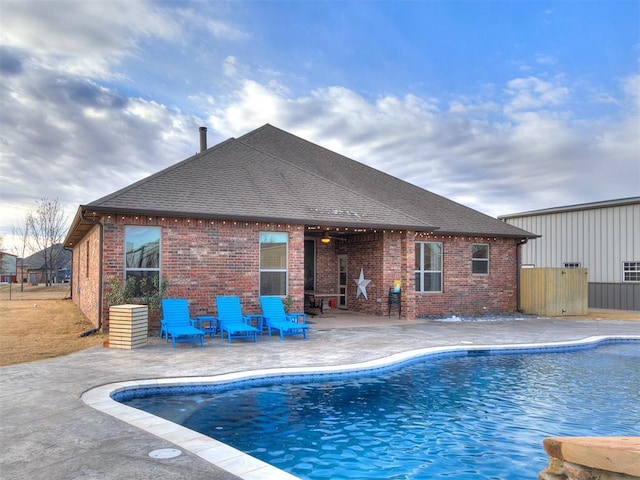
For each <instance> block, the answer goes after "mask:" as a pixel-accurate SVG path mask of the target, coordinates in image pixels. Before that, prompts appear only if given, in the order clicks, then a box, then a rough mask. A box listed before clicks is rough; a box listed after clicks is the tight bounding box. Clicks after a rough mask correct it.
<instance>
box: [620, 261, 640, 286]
mask: <svg viewBox="0 0 640 480" xmlns="http://www.w3.org/2000/svg"><path fill="white" fill-rule="evenodd" d="M627 274H629V275H627ZM630 277H635V278H634V279H631V280H630V279H629V278H630ZM622 281H623V282H624V283H638V282H640V262H638V261H631V262H622Z"/></svg>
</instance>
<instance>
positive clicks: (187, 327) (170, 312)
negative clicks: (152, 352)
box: [160, 298, 204, 348]
mask: <svg viewBox="0 0 640 480" xmlns="http://www.w3.org/2000/svg"><path fill="white" fill-rule="evenodd" d="M193 324H194V320H193V319H192V318H191V317H189V304H188V303H187V299H186V298H163V299H162V319H161V320H160V338H163V337H164V338H165V343H166V342H168V341H169V339H171V345H172V346H173V348H175V347H176V343H177V342H200V346H201V347H203V346H204V332H203V331H202V330H199V329H197V328H196V327H194V326H193Z"/></svg>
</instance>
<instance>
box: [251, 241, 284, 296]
mask: <svg viewBox="0 0 640 480" xmlns="http://www.w3.org/2000/svg"><path fill="white" fill-rule="evenodd" d="M269 237H271V238H278V237H279V238H280V239H281V240H282V241H279V242H266V241H264V240H263V239H268V238H269ZM268 243H274V244H279V243H284V244H285V259H284V267H280V268H273V267H271V268H263V267H262V261H263V248H262V246H263V245H265V244H268ZM259 251H260V255H259V257H260V258H259V260H258V262H259V263H258V271H259V274H258V276H259V279H260V280H259V283H260V285H259V287H258V288H259V292H260V295H261V296H273V297H284V296H287V295H288V293H289V233H288V232H260V236H259ZM265 273H284V292H279V293H263V291H262V289H263V287H264V285H263V281H262V276H263V274H265Z"/></svg>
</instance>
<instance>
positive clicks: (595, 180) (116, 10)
mask: <svg viewBox="0 0 640 480" xmlns="http://www.w3.org/2000/svg"><path fill="white" fill-rule="evenodd" d="M639 19H640V2H638V1H637V0H604V1H598V0H585V1H578V0H574V1H543V0H539V1H526V0H518V1H515V0H513V1H506V0H503V1H485V0H466V1H456V0H452V1H436V0H425V1H391V0H389V1H375V0H368V1H338V0H334V1H278V0H273V1H228V2H219V1H177V0H174V1H167V2H161V1H136V0H127V1H122V2H119V1H114V0H104V1H97V0H85V1H79V0H78V1H64V0H61V1H58V0H40V1H34V0H17V1H14V0H0V74H1V82H0V175H1V182H2V184H1V188H0V195H1V200H2V208H1V209H0V235H3V236H4V248H5V250H9V251H11V249H10V248H8V247H11V245H12V238H11V232H12V229H13V228H14V227H15V226H16V225H20V224H23V223H24V216H25V214H26V213H28V212H29V211H34V210H35V208H36V206H37V204H36V202H37V201H38V200H40V199H43V198H46V199H56V198H57V199H59V201H60V203H61V205H62V206H63V207H64V208H65V211H66V212H67V216H68V220H69V222H70V221H71V219H72V218H73V215H74V214H75V211H76V210H77V208H78V206H79V205H81V204H86V203H89V202H91V201H93V200H96V199H97V198H100V197H102V196H103V195H106V194H108V193H111V192H113V191H115V190H117V189H119V188H122V187H124V186H126V185H129V184H130V183H133V182H134V181H137V180H139V179H141V178H143V177H145V176H147V175H150V174H152V173H154V172H156V171H158V170H160V169H162V168H164V167H167V166H169V165H171V164H173V163H176V162H178V161H180V160H183V159H184V158H186V157H188V156H190V155H192V154H194V153H196V152H197V151H198V149H199V143H198V142H199V141H198V127H199V126H201V125H203V126H207V127H208V129H209V146H211V145H214V144H215V143H218V142H220V141H222V140H224V139H227V138H229V137H232V136H240V135H242V134H244V133H246V132H248V131H250V130H253V129H254V128H257V127H259V126H261V125H263V124H265V123H271V124H272V125H275V126H277V127H279V128H282V129H284V130H287V131H290V132H291V133H294V134H296V135H299V136H301V137H303V138H306V139H308V140H310V141H312V142H315V143H318V144H320V145H323V146H325V147H327V148H330V149H332V150H334V151H336V152H338V153H341V154H344V155H346V156H348V157H350V158H353V159H355V160H358V161H360V162H363V163H366V164H368V165H370V166H372V167H375V168H377V169H379V170H382V171H385V172H387V173H390V174H392V175H395V176H397V177H400V178H402V179H404V180H407V181H409V182H411V183H414V184H416V185H419V186H420V187H423V188H425V189H427V190H431V191H432V192H435V193H438V194H440V195H444V196H446V197H448V198H450V199H452V200H455V201H457V202H460V203H463V204H465V205H467V206H470V207H472V208H475V209H477V210H480V211H482V212H484V213H488V214H489V215H492V216H497V215H501V214H507V213H514V212H519V211H524V210H532V209H539V208H545V207H553V206H561V205H569V204H575V203H584V202H592V201H599V200H609V199H615V198H623V197H630V196H636V195H640V64H639V59H640V21H639Z"/></svg>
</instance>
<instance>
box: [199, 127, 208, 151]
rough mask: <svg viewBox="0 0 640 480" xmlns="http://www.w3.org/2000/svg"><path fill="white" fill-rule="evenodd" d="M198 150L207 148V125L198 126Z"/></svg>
mask: <svg viewBox="0 0 640 480" xmlns="http://www.w3.org/2000/svg"><path fill="white" fill-rule="evenodd" d="M198 130H199V131H200V151H201V152H204V151H205V150H206V149H207V127H200V128H199V129H198Z"/></svg>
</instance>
